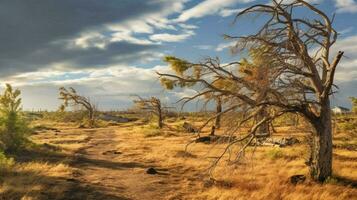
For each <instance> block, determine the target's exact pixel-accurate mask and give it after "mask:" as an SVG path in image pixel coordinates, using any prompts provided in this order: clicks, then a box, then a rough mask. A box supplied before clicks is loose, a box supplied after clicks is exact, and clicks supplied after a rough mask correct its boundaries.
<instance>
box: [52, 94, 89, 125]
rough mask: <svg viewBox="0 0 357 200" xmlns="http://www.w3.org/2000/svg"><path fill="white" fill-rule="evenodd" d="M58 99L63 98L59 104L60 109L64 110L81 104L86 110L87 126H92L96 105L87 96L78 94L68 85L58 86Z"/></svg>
mask: <svg viewBox="0 0 357 200" xmlns="http://www.w3.org/2000/svg"><path fill="white" fill-rule="evenodd" d="M59 99H61V100H63V103H62V104H61V106H60V110H62V111H63V110H65V109H66V108H67V107H69V106H71V107H75V106H81V107H82V108H84V109H85V110H86V111H87V112H88V122H89V124H88V125H89V127H91V128H92V127H93V126H94V124H95V120H96V106H95V105H94V104H93V103H92V102H91V100H90V98H89V97H85V96H82V95H79V94H78V93H77V91H76V90H75V89H74V88H72V87H69V88H68V89H66V88H65V87H61V88H59Z"/></svg>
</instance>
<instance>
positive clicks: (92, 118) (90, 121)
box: [88, 109, 95, 128]
mask: <svg viewBox="0 0 357 200" xmlns="http://www.w3.org/2000/svg"><path fill="white" fill-rule="evenodd" d="M88 113H89V116H88V117H89V128H93V127H94V121H95V119H94V117H95V116H94V110H93V109H89V110H88Z"/></svg>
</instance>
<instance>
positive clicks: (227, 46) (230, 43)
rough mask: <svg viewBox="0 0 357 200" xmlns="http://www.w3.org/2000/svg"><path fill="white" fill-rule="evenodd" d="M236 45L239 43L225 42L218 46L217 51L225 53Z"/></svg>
mask: <svg viewBox="0 0 357 200" xmlns="http://www.w3.org/2000/svg"><path fill="white" fill-rule="evenodd" d="M236 43H237V42H236V41H231V42H224V43H221V44H218V45H217V47H216V51H223V50H224V49H227V48H230V47H233V46H235V45H236Z"/></svg>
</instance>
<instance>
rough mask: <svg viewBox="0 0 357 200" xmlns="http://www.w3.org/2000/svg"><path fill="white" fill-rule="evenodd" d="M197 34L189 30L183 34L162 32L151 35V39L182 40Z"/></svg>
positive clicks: (163, 40)
mask: <svg viewBox="0 0 357 200" xmlns="http://www.w3.org/2000/svg"><path fill="white" fill-rule="evenodd" d="M193 35H195V33H194V32H193V31H190V30H187V31H186V32H185V33H182V34H169V33H160V34H154V35H151V36H150V39H151V40H153V41H156V42H180V41H183V40H186V39H187V38H189V37H191V36H193Z"/></svg>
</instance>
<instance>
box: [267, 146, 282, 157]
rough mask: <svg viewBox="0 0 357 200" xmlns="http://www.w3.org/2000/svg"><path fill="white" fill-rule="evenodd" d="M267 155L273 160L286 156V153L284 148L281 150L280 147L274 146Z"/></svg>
mask: <svg viewBox="0 0 357 200" xmlns="http://www.w3.org/2000/svg"><path fill="white" fill-rule="evenodd" d="M267 157H269V158H270V159H272V160H276V159H278V158H282V157H284V153H283V151H282V150H280V149H278V148H274V149H271V150H269V151H268V152H267Z"/></svg>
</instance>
